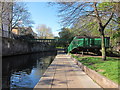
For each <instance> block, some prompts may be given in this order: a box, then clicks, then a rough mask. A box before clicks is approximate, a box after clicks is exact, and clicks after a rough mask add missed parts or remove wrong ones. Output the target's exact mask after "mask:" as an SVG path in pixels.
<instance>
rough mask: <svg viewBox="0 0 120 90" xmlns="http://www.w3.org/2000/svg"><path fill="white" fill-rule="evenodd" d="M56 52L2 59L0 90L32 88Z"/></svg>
mask: <svg viewBox="0 0 120 90" xmlns="http://www.w3.org/2000/svg"><path fill="white" fill-rule="evenodd" d="M55 55H56V52H52V53H51V52H42V53H36V54H28V55H19V56H12V57H3V59H2V88H8V89H10V90H12V89H14V88H16V89H17V88H31V89H32V88H34V86H35V85H36V84H37V83H38V81H39V79H40V78H41V76H42V75H43V73H44V72H45V70H46V69H47V67H48V66H49V65H50V64H51V62H52V61H53V59H54V58H55Z"/></svg>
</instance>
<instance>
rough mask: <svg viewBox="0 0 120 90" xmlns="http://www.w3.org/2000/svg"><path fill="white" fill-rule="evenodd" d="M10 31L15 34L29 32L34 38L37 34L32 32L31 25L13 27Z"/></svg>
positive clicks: (26, 33)
mask: <svg viewBox="0 0 120 90" xmlns="http://www.w3.org/2000/svg"><path fill="white" fill-rule="evenodd" d="M12 33H14V34H16V35H28V34H31V35H33V36H34V37H35V38H37V34H36V33H35V32H33V30H32V28H31V27H15V28H14V29H12Z"/></svg>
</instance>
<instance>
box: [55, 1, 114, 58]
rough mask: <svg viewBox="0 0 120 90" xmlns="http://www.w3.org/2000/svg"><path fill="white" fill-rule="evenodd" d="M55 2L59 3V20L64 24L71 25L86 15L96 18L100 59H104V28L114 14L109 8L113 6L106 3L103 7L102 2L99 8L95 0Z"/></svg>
mask: <svg viewBox="0 0 120 90" xmlns="http://www.w3.org/2000/svg"><path fill="white" fill-rule="evenodd" d="M57 4H58V5H59V7H58V9H59V13H60V14H59V16H60V17H61V22H62V23H63V24H64V25H65V26H68V25H69V26H70V25H71V26H72V25H74V24H75V23H77V22H79V21H80V20H82V19H83V18H87V17H88V18H91V20H93V19H96V20H97V23H98V32H100V35H101V39H102V42H101V47H102V59H103V60H106V50H105V42H104V38H105V35H104V30H105V28H106V26H107V25H108V24H109V22H110V21H111V20H112V17H113V15H114V13H113V11H112V9H111V8H113V6H110V5H108V6H106V7H105V4H103V7H104V9H103V8H102V9H101V7H99V5H100V3H97V2H57ZM103 20H106V22H103ZM88 22H90V21H88Z"/></svg>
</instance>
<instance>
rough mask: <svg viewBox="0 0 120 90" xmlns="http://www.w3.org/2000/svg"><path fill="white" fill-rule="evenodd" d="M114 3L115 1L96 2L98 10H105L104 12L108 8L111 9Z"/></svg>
mask: <svg viewBox="0 0 120 90" xmlns="http://www.w3.org/2000/svg"><path fill="white" fill-rule="evenodd" d="M114 4H115V3H113V2H102V3H98V10H101V11H105V12H107V11H108V10H110V11H111V10H112V9H113V7H114Z"/></svg>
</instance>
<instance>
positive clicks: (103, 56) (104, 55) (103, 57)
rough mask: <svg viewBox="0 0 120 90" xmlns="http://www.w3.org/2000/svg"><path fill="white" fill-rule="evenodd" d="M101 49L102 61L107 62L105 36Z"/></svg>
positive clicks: (102, 38) (102, 36)
mask: <svg viewBox="0 0 120 90" xmlns="http://www.w3.org/2000/svg"><path fill="white" fill-rule="evenodd" d="M101 40H102V41H101V48H102V60H103V61H105V60H106V48H105V36H104V34H101Z"/></svg>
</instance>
